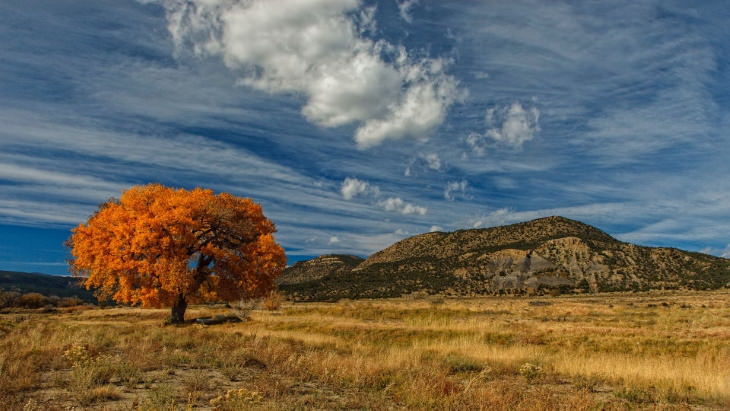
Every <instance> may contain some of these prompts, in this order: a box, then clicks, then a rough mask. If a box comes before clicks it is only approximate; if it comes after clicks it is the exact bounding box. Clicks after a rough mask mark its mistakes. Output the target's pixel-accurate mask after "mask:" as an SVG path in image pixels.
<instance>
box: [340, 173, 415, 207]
mask: <svg viewBox="0 0 730 411" xmlns="http://www.w3.org/2000/svg"><path fill="white" fill-rule="evenodd" d="M340 193H341V194H342V198H344V199H345V200H352V199H353V198H355V197H358V196H369V197H371V198H372V199H374V201H377V200H378V198H382V197H381V193H380V188H379V187H378V186H376V185H373V184H370V183H368V182H367V181H363V180H359V179H357V178H352V177H348V178H346V179H345V180H344V181H343V182H342V186H340ZM376 204H377V205H378V206H379V207H381V208H382V209H383V210H385V211H390V212H396V213H401V214H417V215H425V214H426V212H427V211H428V209H427V208H426V207H421V206H417V205H414V204H411V203H408V202H406V201H403V199H401V198H400V197H388V198H386V199H385V200H380V201H377V203H376Z"/></svg>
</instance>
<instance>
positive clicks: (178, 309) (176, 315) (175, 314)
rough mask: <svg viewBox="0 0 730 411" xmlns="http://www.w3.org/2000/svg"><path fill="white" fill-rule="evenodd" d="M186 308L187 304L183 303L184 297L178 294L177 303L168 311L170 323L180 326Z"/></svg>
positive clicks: (183, 319)
mask: <svg viewBox="0 0 730 411" xmlns="http://www.w3.org/2000/svg"><path fill="white" fill-rule="evenodd" d="M187 308H188V302H187V301H185V296H183V295H182V294H180V295H179V296H178V297H177V301H176V302H175V304H174V305H173V306H172V310H171V311H170V323H172V324H182V323H184V322H185V310H186V309H187Z"/></svg>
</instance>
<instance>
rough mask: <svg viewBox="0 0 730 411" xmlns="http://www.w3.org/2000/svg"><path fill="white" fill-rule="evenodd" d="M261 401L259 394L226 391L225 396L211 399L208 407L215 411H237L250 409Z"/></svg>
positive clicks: (244, 390) (240, 390)
mask: <svg viewBox="0 0 730 411" xmlns="http://www.w3.org/2000/svg"><path fill="white" fill-rule="evenodd" d="M262 400H263V397H262V396H261V394H260V393H259V392H257V391H249V390H247V389H245V388H239V389H233V390H228V391H226V393H225V394H223V395H219V396H217V397H215V398H213V399H212V400H210V405H211V407H212V408H213V409H214V410H216V411H237V410H244V409H250V408H251V406H252V405H255V404H258V403H260V402H261V401H262Z"/></svg>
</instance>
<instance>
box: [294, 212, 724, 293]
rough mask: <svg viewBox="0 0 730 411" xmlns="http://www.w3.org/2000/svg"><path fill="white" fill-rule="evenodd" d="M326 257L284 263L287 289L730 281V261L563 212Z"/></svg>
mask: <svg viewBox="0 0 730 411" xmlns="http://www.w3.org/2000/svg"><path fill="white" fill-rule="evenodd" d="M322 258H323V257H318V258H316V259H313V260H309V261H307V262H301V263H298V265H301V266H306V267H307V272H308V273H309V275H308V276H301V275H299V276H297V274H295V273H297V272H301V270H300V271H296V270H294V269H295V268H296V267H297V265H295V266H294V267H290V268H288V269H287V271H286V273H285V275H284V278H285V280H283V282H282V283H281V286H280V288H281V289H282V291H284V292H285V293H288V294H291V295H292V296H293V297H294V298H295V299H301V300H333V299H338V298H377V297H396V296H402V295H407V294H410V293H414V292H421V293H429V294H444V295H467V296H473V295H489V294H504V293H509V294H523V293H538V294H539V293H544V292H557V291H560V292H579V291H580V292H596V291H629V290H648V289H662V288H663V289H676V288H690V289H713V288H720V287H724V286H730V260H727V259H724V258H720V257H714V256H710V255H706V254H700V253H694V252H689V251H682V250H678V249H674V248H654V247H642V246H638V245H634V244H630V243H625V242H621V241H619V240H617V239H615V238H613V237H611V236H610V235H608V234H606V233H605V232H603V231H601V230H599V229H597V228H595V227H592V226H589V225H587V224H584V223H581V222H579V221H575V220H570V219H567V218H564V217H546V218H540V219H537V220H532V221H528V222H524V223H518V224H512V225H507V226H501V227H493V228H484V229H472V230H459V231H455V232H451V233H443V232H432V233H426V234H420V235H416V236H413V237H410V238H406V239H404V240H402V241H399V242H397V243H395V244H393V245H391V246H390V247H388V248H386V249H384V250H381V251H379V252H377V253H375V254H373V255H372V256H370V257H369V258H367V259H366V260H365V261H363V262H361V263H359V264H358V265H357V266H354V267H353V268H351V270H350V271H349V272H348V271H346V270H347V267H348V266H347V265H345V264H342V265H334V266H333V265H331V264H323V262H325V261H328V260H327V258H331V257H324V258H325V260H321V259H322ZM351 261H352V262H354V261H355V260H351ZM333 267H337V270H334V271H332V268H333ZM287 278H288V280H286V279H287Z"/></svg>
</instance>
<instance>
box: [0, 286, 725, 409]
mask: <svg viewBox="0 0 730 411" xmlns="http://www.w3.org/2000/svg"><path fill="white" fill-rule="evenodd" d="M268 308H269V309H265V308H263V307H262V308H257V309H255V310H253V311H252V312H251V313H250V319H249V320H248V321H245V322H241V323H228V324H219V325H211V326H204V325H199V324H185V325H182V326H171V325H165V324H164V322H165V319H166V318H167V317H168V316H169V311H168V310H149V309H139V308H129V307H117V308H105V309H102V308H98V307H96V308H92V307H67V308H59V309H57V310H55V311H54V312H42V311H43V310H16V311H10V312H6V313H4V314H0V336H1V337H0V371H1V373H0V404H3V407H4V408H6V409H18V410H41V409H43V410H54V409H59V410H60V409H72V408H75V409H86V408H88V409H109V410H112V409H114V410H116V409H129V410H137V409H141V410H185V409H215V410H241V409H271V410H279V409H439V410H452V409H475V410H476V409H490V410H492V409H510V410H539V409H551V410H552V409H555V410H600V409H607V410H613V409H616V410H623V409H728V408H729V407H730V291H727V290H723V291H716V292H653V293H633V294H632V293H625V294H605V295H570V296H559V297H540V298H538V297H534V298H526V297H522V298H520V297H482V298H454V299H451V298H447V299H444V298H441V297H421V298H412V299H388V300H357V301H349V300H345V301H340V302H337V303H293V302H284V303H283V304H282V305H281V306H280V307H278V308H277V307H268ZM230 311H231V310H230V309H229V308H226V307H224V306H221V305H216V306H194V307H192V308H191V309H190V310H189V311H188V313H187V317H188V318H194V317H199V316H210V315H214V314H225V313H228V312H230Z"/></svg>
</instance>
